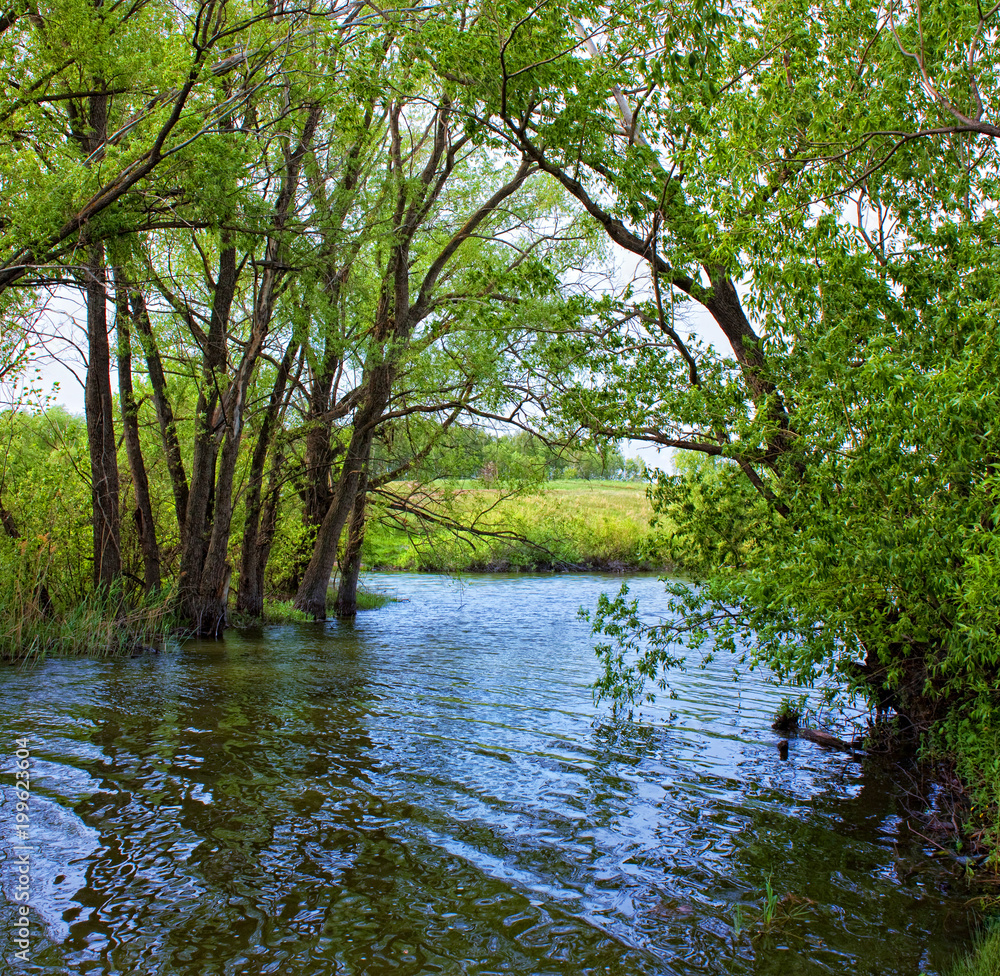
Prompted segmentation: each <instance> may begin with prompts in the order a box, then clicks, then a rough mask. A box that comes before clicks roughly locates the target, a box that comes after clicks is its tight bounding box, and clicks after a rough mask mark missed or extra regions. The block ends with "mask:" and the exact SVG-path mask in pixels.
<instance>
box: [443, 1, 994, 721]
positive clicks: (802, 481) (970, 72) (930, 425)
mask: <svg viewBox="0 0 1000 976" xmlns="http://www.w3.org/2000/svg"><path fill="white" fill-rule="evenodd" d="M997 17H998V11H997V9H996V8H990V9H987V8H983V7H980V6H978V5H976V4H960V5H958V6H956V5H954V4H930V5H928V4H921V5H916V4H909V3H899V4H890V5H887V6H877V5H874V4H852V5H849V6H847V7H845V6H843V5H840V4H819V5H817V4H805V3H796V2H793V3H787V4H767V5H760V6H759V7H751V8H743V7H741V8H736V7H734V8H732V9H730V8H728V7H727V6H726V5H721V4H714V3H707V2H702V0H692V2H687V3H679V4H674V3H671V4H649V5H644V6H643V7H642V8H641V10H636V9H635V8H633V7H631V6H629V7H627V8H626V7H625V6H621V7H619V6H616V5H607V6H602V7H599V8H595V7H593V6H589V7H586V6H584V5H582V4H581V5H579V6H573V5H570V6H568V7H563V6H561V7H560V8H558V9H556V8H555V7H550V6H548V5H542V6H541V7H533V8H530V9H529V8H528V7H527V6H514V7H509V8H505V10H504V12H503V13H502V14H500V13H498V15H497V17H496V18H495V20H494V21H493V22H491V24H490V25H489V27H488V28H487V27H486V26H485V25H483V28H482V30H481V31H480V32H479V34H478V35H477V37H478V44H477V45H475V46H473V45H467V46H466V50H465V51H464V52H463V51H459V50H457V49H456V48H451V47H448V46H446V45H443V44H442V45H441V47H440V49H439V54H438V56H439V57H440V59H441V61H442V62H446V63H447V64H448V66H449V70H450V72H451V74H452V76H453V77H454V78H455V79H456V82H457V83H459V84H462V85H464V89H465V90H466V91H467V92H469V93H470V95H471V94H472V93H474V94H475V95H476V97H477V98H478V103H477V104H476V107H475V109H472V110H470V111H473V112H474V118H473V120H472V122H471V125H472V126H473V127H474V131H475V133H476V135H477V137H478V138H480V139H482V140H483V141H484V142H485V143H488V144H491V145H493V146H497V147H499V146H503V145H506V146H509V147H510V148H511V150H513V151H514V152H516V153H517V155H518V156H519V157H521V156H523V157H526V158H528V159H530V160H531V161H532V162H533V163H534V164H535V165H536V166H538V167H539V169H541V170H542V171H544V172H547V173H549V174H550V175H551V176H553V177H554V178H555V179H557V180H559V181H560V182H561V183H562V185H563V186H564V187H565V188H566V189H567V190H568V191H569V192H570V193H572V194H573V195H574V196H575V197H576V198H577V199H578V200H579V202H580V204H581V206H582V207H583V208H584V209H585V210H586V211H587V213H588V214H589V215H590V216H591V217H592V218H593V219H594V221H595V222H596V223H597V225H599V226H600V227H602V228H603V230H604V232H605V233H606V234H607V235H608V237H609V239H611V240H613V241H614V242H615V243H616V244H618V245H619V246H621V247H622V248H624V249H626V250H627V251H629V252H631V253H632V254H633V255H635V256H636V257H638V258H640V259H641V260H642V265H643V267H644V268H645V269H646V272H647V273H646V279H645V282H646V283H645V286H644V287H643V284H642V283H641V282H640V283H639V284H638V285H637V287H636V288H635V289H633V293H632V297H630V298H628V299H627V300H626V301H625V302H623V303H622V304H621V305H620V306H619V307H618V308H616V309H614V310H613V311H611V312H610V313H609V315H608V316H607V318H606V320H605V321H604V322H603V324H602V327H599V328H593V329H592V330H591V331H590V333H589V334H588V335H587V336H586V337H585V340H586V341H585V343H584V345H585V346H588V347H587V348H581V350H580V352H581V356H580V359H579V366H580V367H581V368H584V367H589V369H590V371H591V373H590V375H591V376H592V377H593V376H596V377H599V378H600V382H593V381H592V380H591V381H588V382H586V383H583V384H579V383H574V382H572V381H569V382H567V381H566V379H565V378H564V377H556V378H554V380H553V383H552V387H551V389H552V391H553V400H552V403H553V409H554V410H555V411H557V412H558V415H559V416H560V417H561V418H562V419H564V420H565V421H566V422H567V423H571V424H577V425H581V426H583V427H584V428H585V429H589V430H590V431H592V432H594V433H595V434H596V435H598V436H632V437H638V438H644V439H647V440H650V441H652V442H654V443H657V444H661V445H667V446H671V447H675V448H679V449H683V450H690V451H695V452H698V453H701V454H703V455H708V456H710V457H715V458H719V459H722V460H724V461H726V462H728V463H730V464H732V465H735V466H736V467H737V468H738V469H739V470H740V471H741V472H742V475H743V477H745V478H746V479H747V480H748V481H749V482H750V483H751V484H752V486H753V488H754V489H755V491H756V492H757V494H758V495H759V496H760V498H761V500H762V503H763V508H762V509H761V510H760V512H761V514H759V516H755V518H757V517H759V518H760V519H761V520H762V521H761V522H760V523H759V524H758V525H757V526H756V532H757V539H756V544H755V546H753V547H751V550H750V552H751V553H752V558H751V560H750V563H749V565H746V566H743V567H741V569H740V571H739V572H738V573H728V572H725V571H722V570H719V571H717V572H715V573H714V574H713V581H712V585H711V586H709V587H708V588H706V589H703V590H700V591H698V592H697V593H692V592H688V591H683V592H679V595H678V599H679V601H680V602H679V604H678V607H679V609H680V610H681V611H682V623H681V624H680V625H679V626H678V627H676V628H670V629H668V631H665V632H658V633H659V636H660V637H661V638H662V640H661V641H660V642H659V643H658V644H657V645H655V647H654V650H652V651H651V652H650V658H649V660H648V661H647V662H646V664H645V666H644V670H645V673H654V672H655V671H656V670H657V662H659V663H662V664H665V663H667V662H669V661H671V660H673V659H674V657H675V656H676V652H675V650H672V649H671V647H672V642H674V641H681V642H682V643H683V642H684V641H685V640H690V641H692V642H694V643H695V644H697V643H698V642H700V641H704V640H706V639H709V637H711V638H713V639H715V640H716V641H720V640H723V638H725V637H726V635H727V633H728V634H729V635H730V637H733V636H735V633H736V632H737V631H738V633H739V634H740V635H741V636H742V638H743V640H744V641H745V646H749V647H751V648H755V649H756V650H755V651H754V653H755V654H756V655H757V659H759V660H764V661H767V662H768V663H770V664H771V665H773V666H774V667H775V669H776V670H777V671H778V672H779V673H780V674H781V675H782V676H784V677H788V678H792V679H795V680H801V681H811V680H815V679H817V678H818V677H819V676H820V675H821V674H829V673H833V674H836V675H839V677H840V678H842V679H847V680H849V681H855V682H858V683H860V684H861V685H862V686H863V687H864V688H865V689H866V690H867V691H868V692H869V693H870V694H871V695H872V696H873V699H874V700H875V701H876V702H877V703H880V704H881V705H883V706H891V707H892V708H894V709H895V710H896V711H897V712H898V713H899V714H900V715H901V716H904V717H905V719H906V720H907V721H909V722H910V723H912V725H913V726H914V727H916V728H928V727H930V726H932V725H935V723H937V722H938V721H939V720H941V719H943V718H946V717H948V716H952V717H955V716H957V717H958V718H961V717H962V716H966V717H967V716H968V715H969V714H971V710H972V706H971V705H970V702H971V701H972V700H976V701H978V702H979V704H978V705H977V706H976V707H977V708H980V709H981V708H982V707H986V704H985V703H988V696H987V698H983V697H981V696H982V695H985V694H986V689H987V688H988V687H989V686H990V683H991V682H992V681H994V680H995V678H996V675H997V670H998V662H997V660H996V656H995V647H996V637H997V634H998V631H1000V621H998V620H997V619H996V617H995V613H993V612H992V611H991V610H987V609H985V608H987V607H995V606H996V601H995V599H993V598H986V599H984V595H985V594H986V593H992V592H993V590H992V587H993V583H992V582H991V581H992V580H993V579H994V578H995V577H994V575H993V565H994V562H993V556H992V555H991V554H992V553H993V552H995V547H994V544H993V541H992V540H993V539H994V538H995V523H994V512H995V508H996V504H995V500H994V495H993V487H992V485H993V483H994V479H995V470H994V460H993V459H994V458H995V457H996V456H998V455H997V453H996V445H995V443H994V433H993V431H994V428H993V425H992V424H990V423H989V422H988V421H987V420H986V417H987V415H989V414H990V413H991V411H992V409H993V406H992V404H993V392H992V390H993V389H995V384H994V383H993V382H992V379H991V378H992V377H994V376H995V375H996V369H997V362H996V359H995V354H994V349H995V342H994V340H993V338H992V333H991V330H990V329H989V324H988V323H989V322H990V321H991V319H992V318H993V316H994V309H995V305H996V301H997V295H998V291H997V286H996V282H997V280H998V279H997V275H996V264H995V260H994V259H995V254H996V248H995V240H996V228H995V218H994V216H993V213H994V211H995V206H994V203H995V199H996V181H995V173H996V163H997V160H996V152H997V140H996V137H997V130H996V123H995V121H994V120H993V119H992V118H991V112H992V108H991V106H993V104H994V101H995V97H996V81H997V78H996V72H995V68H994V66H995V64H996V63H997V58H996V53H997V52H996V42H997V30H996V27H997ZM482 65H485V66H486V67H485V69H484V68H483V67H481V66H482ZM698 305H700V306H701V307H702V308H703V309H704V310H705V312H707V313H708V314H709V315H710V316H711V317H712V318H713V319H714V321H715V323H716V324H717V325H718V327H719V329H720V330H721V332H722V334H723V335H724V337H725V339H726V342H727V344H728V348H726V349H725V350H724V352H719V351H717V350H715V349H713V348H712V347H710V346H708V345H707V344H705V343H701V342H699V341H698V340H697V339H695V338H693V337H689V336H688V335H687V333H688V332H689V331H691V329H690V328H689V326H688V325H687V324H686V317H687V316H688V315H689V314H690V312H691V310H692V308H694V307H696V306H698ZM588 344H589V345H588ZM931 417H936V418H938V419H937V420H936V421H934V422H931V420H930V418H931ZM925 418H926V419H925ZM677 511H678V512H679V511H680V510H679V509H678V510H677ZM701 517H702V516H701V515H699V518H701ZM704 518H705V519H706V521H705V522H704V523H703V527H707V525H708V520H710V518H711V513H710V512H709V513H707V514H705V515H704ZM716 529H718V530H725V529H726V526H725V525H723V524H721V523H720V524H718V525H716ZM699 594H700V595H699ZM734 605H735V606H739V607H741V608H742V610H741V613H740V614H738V615H737V616H736V618H735V620H736V621H737V622H736V623H735V624H734V617H733V611H732V607H733V606H734ZM605 611H606V612H605V615H604V616H603V617H602V621H604V622H606V623H608V624H610V623H611V622H612V620H611V618H612V617H615V615H617V616H616V617H615V619H616V620H617V621H618V622H622V621H624V620H627V619H628V617H629V614H628V604H627V602H626V601H624V600H623V601H620V602H618V603H616V604H615V605H614V606H613V607H611V606H610V605H609V606H607V607H605ZM734 627H735V630H734V629H733V628H734ZM727 628H728V630H727ZM609 653H610V651H609ZM657 655H659V657H657ZM608 663H609V668H610V670H609V677H608V681H609V682H610V684H613V683H614V680H616V676H617V678H622V675H623V674H624V673H625V672H624V671H621V670H618V671H616V670H615V669H616V668H619V669H627V665H626V664H625V663H624V661H623V659H622V658H620V657H619V658H615V657H613V656H611V657H609V658H608ZM632 673H633V674H637V673H638V672H632ZM623 680H624V679H623ZM610 684H609V685H608V687H610ZM977 696H979V697H978V698H977ZM948 720H949V721H950V720H951V719H950V718H949V719H948ZM957 720H958V719H956V721H957ZM935 727H940V726H939V725H937V726H935Z"/></svg>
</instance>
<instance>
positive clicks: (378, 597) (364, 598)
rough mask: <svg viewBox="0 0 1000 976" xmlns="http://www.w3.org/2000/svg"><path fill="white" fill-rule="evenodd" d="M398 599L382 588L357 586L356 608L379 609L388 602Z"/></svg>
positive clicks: (396, 601) (394, 601) (395, 601)
mask: <svg viewBox="0 0 1000 976" xmlns="http://www.w3.org/2000/svg"><path fill="white" fill-rule="evenodd" d="M398 602H399V601H398V600H397V599H396V598H395V597H394V596H390V595H389V594H388V593H386V592H385V591H383V590H368V589H365V588H363V587H360V586H359V587H358V610H381V609H382V607H384V606H386V604H389V603H398Z"/></svg>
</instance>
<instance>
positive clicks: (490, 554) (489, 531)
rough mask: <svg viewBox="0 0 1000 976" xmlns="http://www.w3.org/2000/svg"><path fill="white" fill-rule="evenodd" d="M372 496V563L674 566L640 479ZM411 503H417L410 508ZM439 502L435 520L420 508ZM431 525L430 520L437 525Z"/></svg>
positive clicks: (483, 568) (416, 567) (367, 561)
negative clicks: (512, 490) (517, 490)
mask: <svg viewBox="0 0 1000 976" xmlns="http://www.w3.org/2000/svg"><path fill="white" fill-rule="evenodd" d="M394 494H395V495H396V496H397V497H398V498H400V499H403V501H402V502H398V503H395V504H394V503H393V501H392V500H391V499H388V498H383V499H381V504H379V503H376V504H375V505H373V508H372V512H371V516H370V520H369V524H368V528H367V533H366V537H365V545H364V549H363V552H362V561H363V564H364V566H365V568H366V569H369V570H398V571H407V572H412V571H421V572H520V571H538V570H561V571H566V570H607V571H611V572H627V571H666V570H669V569H670V568H671V566H670V563H669V560H668V559H667V555H666V532H665V530H664V529H663V528H662V527H655V526H652V525H651V524H650V521H651V519H652V515H653V511H652V506H651V505H650V503H649V499H648V498H647V497H646V487H645V484H644V483H640V482H624V481H585V480H578V479H574V480H566V481H551V482H548V483H547V484H546V485H545V486H544V488H543V489H541V490H539V491H532V492H531V493H525V494H514V495H512V494H509V493H505V492H504V491H503V490H501V489H499V488H484V487H482V486H481V485H477V484H476V483H474V482H468V483H462V482H459V483H456V484H454V485H449V486H447V487H440V486H438V487H435V488H434V490H433V492H430V491H427V490H424V489H420V490H417V489H413V490H408V489H407V487H406V486H396V492H395V493H394ZM406 508H408V509H409V510H405V509H406ZM417 509H422V510H425V511H432V512H433V513H434V519H435V521H432V522H430V523H428V521H427V520H422V519H420V518H418V516H417V515H416V514H415V510H417ZM428 525H430V526H431V527H430V528H429V527H428Z"/></svg>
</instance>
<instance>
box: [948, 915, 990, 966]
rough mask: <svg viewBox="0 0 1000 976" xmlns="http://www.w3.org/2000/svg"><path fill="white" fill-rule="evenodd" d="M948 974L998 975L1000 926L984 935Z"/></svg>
mask: <svg viewBox="0 0 1000 976" xmlns="http://www.w3.org/2000/svg"><path fill="white" fill-rule="evenodd" d="M950 976H1000V927H998V926H994V927H993V930H992V931H991V932H988V933H987V934H986V935H984V936H983V937H982V938H981V939H980V940H979V944H978V945H977V946H976V947H975V949H974V950H973V951H972V952H971V953H970V954H969V955H968V956H966V957H965V959H963V960H962V961H961V962H960V963H959V964H958V965H957V966H956V967H955V968H954V969H953V970H952V971H951V974H950Z"/></svg>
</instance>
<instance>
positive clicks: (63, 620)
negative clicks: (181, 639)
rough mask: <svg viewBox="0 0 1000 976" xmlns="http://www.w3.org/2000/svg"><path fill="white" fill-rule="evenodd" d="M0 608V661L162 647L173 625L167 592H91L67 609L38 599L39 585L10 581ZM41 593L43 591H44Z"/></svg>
mask: <svg viewBox="0 0 1000 976" xmlns="http://www.w3.org/2000/svg"><path fill="white" fill-rule="evenodd" d="M4 589H5V590H7V592H6V593H3V594H2V596H0V598H2V597H13V598H14V599H7V600H4V601H3V604H2V609H0V661H5V662H15V661H37V660H40V659H42V658H45V657H49V656H57V657H79V656H87V657H101V658H109V657H125V656H129V655H132V654H135V653H137V652H141V651H142V650H143V649H146V648H150V647H152V648H156V649H159V648H160V647H162V645H163V642H164V641H165V640H166V638H167V636H168V635H169V634H170V632H171V629H172V627H173V625H174V622H175V621H174V616H173V613H172V607H171V596H170V594H169V593H164V592H158V593H154V594H153V595H151V596H149V597H144V598H129V597H126V596H123V594H122V592H121V590H112V591H111V592H109V593H90V594H88V595H87V596H85V597H83V599H81V600H80V601H79V602H77V603H75V604H73V605H72V606H70V607H69V609H66V610H60V609H59V608H58V607H55V606H51V605H48V603H47V601H46V600H44V599H39V592H40V591H39V589H38V588H37V587H34V588H29V587H21V586H19V584H18V583H17V581H10V582H8V585H7V586H5V587H4ZM42 592H44V591H42Z"/></svg>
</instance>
